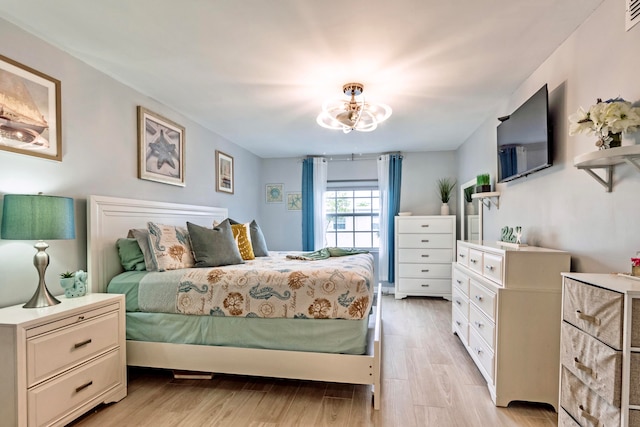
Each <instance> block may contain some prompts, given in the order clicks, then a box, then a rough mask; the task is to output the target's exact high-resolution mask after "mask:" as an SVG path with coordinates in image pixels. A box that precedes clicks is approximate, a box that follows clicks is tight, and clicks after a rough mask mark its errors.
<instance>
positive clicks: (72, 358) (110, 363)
mask: <svg viewBox="0 0 640 427" xmlns="http://www.w3.org/2000/svg"><path fill="white" fill-rule="evenodd" d="M61 300H62V303H61V304H58V305H55V306H52V307H46V308H41V309H39V310H22V309H21V307H20V306H19V305H18V306H13V307H6V308H3V309H0V343H2V345H0V360H2V362H3V369H0V395H1V396H3V398H2V399H0V414H2V422H1V424H2V425H7V426H27V425H29V426H41V425H47V426H62V425H66V424H68V423H69V422H71V421H72V420H74V419H76V418H77V417H79V416H80V415H82V414H84V413H85V412H87V411H88V410H90V409H91V408H93V407H95V406H97V405H98V404H100V403H109V402H117V401H119V400H121V399H122V398H124V397H125V396H126V395H127V385H126V354H125V318H124V315H125V307H124V304H125V300H124V296H123V295H109V294H90V295H87V296H84V297H82V298H73V299H67V298H64V297H61Z"/></svg>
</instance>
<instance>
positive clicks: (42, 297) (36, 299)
mask: <svg viewBox="0 0 640 427" xmlns="http://www.w3.org/2000/svg"><path fill="white" fill-rule="evenodd" d="M34 247H35V248H36V249H37V250H38V252H36V254H35V255H34V256H33V265H35V266H36V270H38V276H39V277H40V280H39V282H38V289H36V293H35V294H33V296H32V297H31V299H30V300H29V301H27V303H26V304H25V305H23V306H22V308H41V307H50V306H52V305H56V304H60V301H58V300H57V299H56V297H54V296H53V295H51V292H49V289H47V285H46V283H45V281H44V273H45V271H46V270H47V267H48V266H49V254H47V252H46V249H47V248H48V247H49V245H48V244H47V243H45V242H43V241H42V240H40V241H39V242H37V243H36V244H35V245H34Z"/></svg>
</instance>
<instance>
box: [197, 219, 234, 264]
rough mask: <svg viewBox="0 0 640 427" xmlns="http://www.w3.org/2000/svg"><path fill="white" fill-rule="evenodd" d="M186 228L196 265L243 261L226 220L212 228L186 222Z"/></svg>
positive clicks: (229, 224)
mask: <svg viewBox="0 0 640 427" xmlns="http://www.w3.org/2000/svg"><path fill="white" fill-rule="evenodd" d="M187 229H188V230H189V238H190V239H191V247H192V248H193V257H194V259H195V266H196V267H218V266H221V265H233V264H242V263H243V262H244V261H242V256H241V255H240V251H239V250H238V245H236V241H235V239H234V238H233V231H232V230H231V223H230V222H229V221H228V220H224V221H222V223H220V224H219V225H218V226H217V227H214V228H207V227H201V226H199V225H196V224H192V223H190V222H187Z"/></svg>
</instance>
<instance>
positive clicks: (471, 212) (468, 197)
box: [464, 187, 476, 215]
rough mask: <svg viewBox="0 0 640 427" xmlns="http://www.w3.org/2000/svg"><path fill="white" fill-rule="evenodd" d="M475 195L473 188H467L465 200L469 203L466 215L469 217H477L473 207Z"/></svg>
mask: <svg viewBox="0 0 640 427" xmlns="http://www.w3.org/2000/svg"><path fill="white" fill-rule="evenodd" d="M472 194H473V187H467V188H465V189H464V200H465V201H466V202H467V207H466V213H467V215H475V213H476V209H475V206H473V198H472V197H471V195H472Z"/></svg>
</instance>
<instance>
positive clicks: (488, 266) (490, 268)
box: [484, 265, 493, 271]
mask: <svg viewBox="0 0 640 427" xmlns="http://www.w3.org/2000/svg"><path fill="white" fill-rule="evenodd" d="M484 268H486V269H487V270H489V271H493V265H485V266H484Z"/></svg>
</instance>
